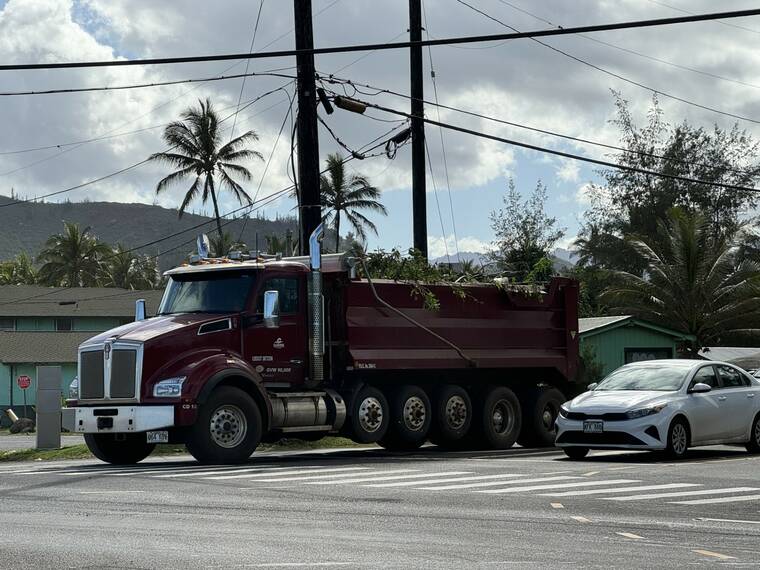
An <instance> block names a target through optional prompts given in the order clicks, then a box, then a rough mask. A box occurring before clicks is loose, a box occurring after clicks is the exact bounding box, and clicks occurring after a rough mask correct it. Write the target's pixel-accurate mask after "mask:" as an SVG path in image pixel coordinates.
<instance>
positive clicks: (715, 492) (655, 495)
mask: <svg viewBox="0 0 760 570" xmlns="http://www.w3.org/2000/svg"><path fill="white" fill-rule="evenodd" d="M746 491H760V489H758V488H757V487H730V488H728V489H703V490H701V491H676V492H673V493H650V494H645V495H630V496H628V497H601V498H602V499H603V500H605V501H643V500H647V499H668V498H670V497H687V496H690V495H720V494H726V493H744V492H746Z"/></svg>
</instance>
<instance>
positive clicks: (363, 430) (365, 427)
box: [346, 386, 390, 443]
mask: <svg viewBox="0 0 760 570" xmlns="http://www.w3.org/2000/svg"><path fill="white" fill-rule="evenodd" d="M347 415H348V421H347V422H346V423H347V424H348V426H347V427H348V428H349V430H350V431H349V433H348V435H349V437H350V438H351V439H353V440H354V441H355V442H356V443H376V442H378V441H380V440H381V439H382V438H383V437H384V436H385V434H386V432H387V431H388V424H389V423H390V414H389V413H388V400H386V399H385V396H384V395H383V393H382V392H381V391H380V390H378V389H377V388H375V387H374V386H364V387H363V388H361V389H360V390H359V391H358V392H357V393H356V395H355V396H354V398H353V400H352V402H351V409H350V410H349V412H348V414H347Z"/></svg>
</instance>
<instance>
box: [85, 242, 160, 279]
mask: <svg viewBox="0 0 760 570" xmlns="http://www.w3.org/2000/svg"><path fill="white" fill-rule="evenodd" d="M160 281H161V278H160V274H159V272H158V265H157V263H156V260H155V258H152V257H150V256H147V255H134V254H133V253H132V252H131V251H129V250H128V249H127V248H125V247H124V246H123V245H121V244H117V245H116V247H115V248H114V249H113V250H112V252H111V254H110V255H108V256H106V257H105V258H104V259H103V261H102V262H101V264H100V269H99V273H98V282H99V284H100V285H101V286H102V287H120V288H122V289H136V290H142V289H155V288H157V286H158V284H159V283H160Z"/></svg>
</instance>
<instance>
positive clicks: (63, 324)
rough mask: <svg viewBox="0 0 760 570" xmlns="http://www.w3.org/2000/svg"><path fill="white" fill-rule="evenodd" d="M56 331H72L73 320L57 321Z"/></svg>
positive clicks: (61, 319) (62, 319)
mask: <svg viewBox="0 0 760 570" xmlns="http://www.w3.org/2000/svg"><path fill="white" fill-rule="evenodd" d="M55 330H57V331H70V330H71V319H70V318H60V319H56V320H55Z"/></svg>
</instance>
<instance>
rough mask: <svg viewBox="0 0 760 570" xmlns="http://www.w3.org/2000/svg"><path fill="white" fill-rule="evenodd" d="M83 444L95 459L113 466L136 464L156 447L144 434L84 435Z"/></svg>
mask: <svg viewBox="0 0 760 570" xmlns="http://www.w3.org/2000/svg"><path fill="white" fill-rule="evenodd" d="M84 442H85V443H86V444H87V447H88V448H89V449H90V451H91V452H92V454H93V455H94V456H95V457H97V458H98V459H100V460H101V461H105V462H106V463H112V464H114V465H130V464H133V463H138V462H139V461H142V460H143V459H145V458H146V457H148V455H150V454H151V453H152V452H153V449H155V447H156V445H155V444H154V443H147V442H146V436H145V434H144V433H86V434H84Z"/></svg>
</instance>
